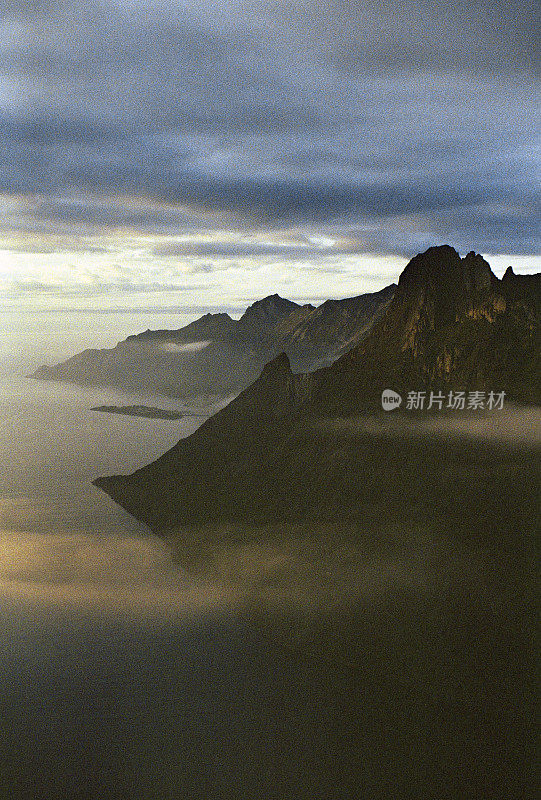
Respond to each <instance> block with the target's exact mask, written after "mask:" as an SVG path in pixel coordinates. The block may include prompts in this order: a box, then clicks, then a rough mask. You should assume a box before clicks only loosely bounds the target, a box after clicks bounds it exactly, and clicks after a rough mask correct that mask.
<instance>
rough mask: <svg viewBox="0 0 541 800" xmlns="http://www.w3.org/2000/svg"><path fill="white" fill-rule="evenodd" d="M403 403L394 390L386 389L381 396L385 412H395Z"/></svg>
mask: <svg viewBox="0 0 541 800" xmlns="http://www.w3.org/2000/svg"><path fill="white" fill-rule="evenodd" d="M401 402H402V398H401V396H400V395H399V394H398V392H393V390H392V389H384V390H383V392H382V394H381V405H382V408H383V410H384V411H395V409H397V408H399V407H400V403H401Z"/></svg>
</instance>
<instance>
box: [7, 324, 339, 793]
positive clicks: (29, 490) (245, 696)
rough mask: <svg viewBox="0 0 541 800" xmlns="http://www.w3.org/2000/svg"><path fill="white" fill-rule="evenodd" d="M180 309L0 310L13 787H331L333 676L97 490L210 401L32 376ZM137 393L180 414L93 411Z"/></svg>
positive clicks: (148, 457) (195, 420)
mask: <svg viewBox="0 0 541 800" xmlns="http://www.w3.org/2000/svg"><path fill="white" fill-rule="evenodd" d="M186 321H187V320H180V322H179V320H178V319H176V318H175V319H170V320H169V319H168V320H164V319H163V318H157V319H152V320H150V324H149V320H148V319H141V318H140V317H138V316H137V315H133V316H129V315H124V317H122V318H116V317H115V318H113V317H112V316H111V315H108V316H106V317H103V316H101V317H100V316H99V315H93V314H91V313H89V314H88V315H82V314H78V315H74V316H72V317H70V316H69V315H68V316H66V315H65V314H56V315H55V314H53V313H51V314H45V313H42V314H34V315H32V314H28V315H26V316H25V315H23V314H20V313H17V312H16V311H15V310H10V311H8V312H6V313H5V314H4V315H3V317H2V329H1V332H2V337H1V342H0V464H1V470H0V631H1V635H0V798H2V800H4V798H5V800H8V799H9V800H22V799H23V798H24V799H25V800H60V799H61V798H62V800H83V799H84V800H180V799H181V798H182V800H199V799H200V800H214V799H216V800H218V799H219V800H227V799H229V798H231V800H241V799H242V798H247V799H248V798H249V799H250V800H254V799H255V798H259V799H260V800H267V799H268V800H271V798H272V799H273V800H287V798H291V799H292V800H293V798H295V800H298V799H299V798H304V797H307V798H308V797H310V798H311V800H315V799H317V798H322V800H323V798H326V800H328V798H330V797H332V796H333V789H332V787H333V785H334V774H335V773H334V771H335V769H336V767H337V764H338V762H339V758H340V756H339V753H340V752H341V751H342V749H343V748H342V745H341V742H340V737H341V735H342V733H341V729H340V722H339V720H338V718H337V716H336V710H335V709H334V708H333V704H332V702H330V698H329V695H328V694H327V689H326V688H325V685H324V681H323V683H321V682H320V679H319V678H318V676H317V674H316V673H310V672H304V671H303V669H302V668H300V666H299V664H298V663H297V662H296V661H295V659H294V658H293V657H292V656H291V655H289V654H287V653H284V652H282V651H281V650H276V649H274V648H273V647H272V646H271V645H270V644H269V642H268V641H266V640H265V639H264V637H261V636H260V635H259V634H258V633H257V631H255V630H253V629H252V628H251V627H250V626H249V625H247V624H246V622H245V621H241V619H240V618H239V616H238V614H237V612H236V606H235V602H236V601H235V598H234V597H233V596H232V595H231V593H230V590H229V589H227V588H226V587H223V586H220V585H213V584H211V583H205V582H203V581H201V580H196V579H194V578H192V577H191V576H190V575H189V574H188V573H187V572H186V571H184V570H183V569H182V567H181V566H180V565H179V564H177V563H175V561H174V560H173V558H172V555H171V552H170V551H169V549H168V547H167V546H166V545H165V544H164V542H162V541H161V540H160V539H159V538H158V537H156V536H154V535H153V534H152V533H151V532H150V531H149V530H148V529H147V528H146V527H145V526H143V525H142V524H140V523H138V522H137V521H136V520H135V519H133V518H132V517H131V516H130V515H128V514H127V513H126V512H124V511H123V510H122V509H121V508H120V507H119V506H117V505H116V504H115V503H113V502H112V501H111V500H110V499H109V498H108V497H107V496H106V495H105V494H103V493H102V492H101V491H100V490H98V489H97V488H95V487H94V486H93V485H92V480H93V479H94V478H95V477H97V476H100V475H107V474H113V473H129V472H131V471H133V470H134V469H137V468H138V467H140V466H143V465H144V464H147V463H149V462H151V461H153V460H154V459H155V458H157V457H158V456H159V455H161V454H162V453H163V452H165V451H166V450H167V449H169V448H170V447H171V446H173V445H174V444H175V443H176V442H177V441H178V440H179V439H180V438H181V437H184V436H188V435H189V434H191V433H192V432H193V431H195V430H196V429H197V427H198V426H199V425H200V424H201V423H202V421H203V420H204V419H205V414H207V415H208V414H211V413H213V411H214V408H213V407H212V406H211V405H209V404H208V402H206V401H204V400H201V401H200V402H198V400H197V398H196V399H194V402H193V403H192V404H190V403H182V402H180V401H178V402H175V401H173V400H170V399H169V400H168V399H166V398H163V397H149V396H146V395H145V396H134V395H131V394H130V395H128V394H124V393H122V392H120V391H116V390H110V389H106V388H81V387H77V386H74V385H70V384H64V383H54V382H43V381H37V380H34V379H32V378H29V377H27V376H28V375H29V374H31V373H32V372H33V371H34V370H35V369H36V368H37V367H38V366H39V365H41V364H43V363H55V362H56V361H58V360H60V359H62V358H66V357H68V356H69V355H71V354H73V353H76V352H79V351H80V350H82V349H84V348H85V347H89V346H97V347H101V346H112V345H114V344H115V342H116V341H118V340H119V339H122V338H123V337H124V336H126V335H127V334H129V333H136V332H138V331H140V330H142V329H145V328H146V327H180V325H181V324H184V323H185V322H186ZM134 403H140V404H145V405H155V406H158V407H162V408H175V409H179V410H181V411H182V412H183V413H184V414H185V416H184V417H183V418H182V419H180V420H174V421H171V420H161V419H147V418H145V419H141V418H136V417H129V416H120V415H114V414H103V413H101V414H100V413H99V412H95V411H91V408H92V407H93V406H97V405H123V404H126V405H131V404H134ZM333 731H334V732H333ZM329 764H331V767H329Z"/></svg>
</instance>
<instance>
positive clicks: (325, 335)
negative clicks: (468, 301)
mask: <svg viewBox="0 0 541 800" xmlns="http://www.w3.org/2000/svg"><path fill="white" fill-rule="evenodd" d="M393 290H394V286H391V287H387V288H386V289H384V290H382V291H381V292H376V293H373V294H366V295H360V296H359V297H356V298H351V299H349V300H345V301H343V300H340V301H331V302H332V303H333V304H335V305H334V306H333V307H334V308H335V309H340V313H335V314H334V315H333V314H329V313H326V312H324V313H322V312H320V311H319V309H314V307H313V306H311V305H304V306H300V305H298V304H297V303H293V302H291V301H290V300H285V299H284V298H281V297H279V295H276V294H275V295H270V296H269V297H266V298H264V299H263V300H258V301H256V302H255V303H253V304H252V305H251V306H250V307H249V308H248V309H247V310H246V311H245V313H244V314H243V315H242V317H241V318H240V319H239V320H234V319H231V317H229V316H228V315H227V314H205V315H204V316H203V317H201V318H200V319H198V320H195V321H194V322H192V323H190V324H189V325H186V326H185V327H184V328H180V329H179V330H158V331H151V330H147V331H144V332H143V333H141V334H138V335H136V336H129V337H128V338H127V339H126V340H125V341H123V342H119V344H117V345H116V347H114V348H111V349H106V350H95V349H92V350H85V351H84V352H83V353H79V354H77V355H75V356H73V357H72V358H70V359H68V360H67V361H65V362H63V363H61V364H57V365H55V366H44V367H40V368H39V369H38V370H37V371H36V372H35V373H34V375H33V377H35V378H38V379H42V380H61V381H71V382H73V383H78V384H82V385H101V386H115V387H119V388H122V389H127V390H128V391H133V392H152V393H162V394H166V395H171V396H187V395H195V394H222V395H227V394H231V393H235V392H238V391H240V390H241V389H243V388H244V387H246V386H248V385H249V384H250V383H251V382H252V381H254V380H255V379H256V378H257V376H258V374H259V373H260V372H261V369H262V368H263V366H264V365H265V364H266V363H267V362H268V361H270V360H271V359H272V358H273V357H274V356H275V355H276V354H278V353H279V352H281V351H282V350H285V351H286V352H288V353H289V355H290V357H291V360H292V363H293V365H294V368H295V369H297V370H311V369H314V368H315V367H317V366H319V365H320V363H321V361H322V359H323V361H324V363H330V362H332V361H333V360H334V359H335V358H337V357H338V356H339V355H341V354H342V353H343V352H344V350H345V349H347V347H348V346H351V344H350V343H353V341H354V340H357V339H358V338H361V337H362V336H364V335H365V334H366V332H367V331H368V330H369V329H370V326H371V325H372V324H373V322H374V321H375V320H376V319H377V318H378V316H379V315H380V314H381V313H382V310H383V309H384V308H385V306H386V304H387V303H388V301H389V299H390V297H392V293H393ZM324 305H325V304H324ZM312 315H314V319H313V320H312V321H311V322H309V320H310V318H311V317H312ZM307 323H308V324H307Z"/></svg>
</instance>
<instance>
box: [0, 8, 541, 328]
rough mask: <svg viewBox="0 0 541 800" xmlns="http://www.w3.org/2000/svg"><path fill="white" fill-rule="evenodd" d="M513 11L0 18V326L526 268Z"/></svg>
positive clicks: (16, 14)
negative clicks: (0, 314) (447, 257)
mask: <svg viewBox="0 0 541 800" xmlns="http://www.w3.org/2000/svg"><path fill="white" fill-rule="evenodd" d="M536 9H538V5H537V2H536V0H498V1H497V2H492V0H454V2H452V3H450V2H443V0H144V2H143V1H142V0H25V1H24V2H20V1H19V0H0V61H1V68H0V129H1V150H0V181H1V188H0V191H1V195H2V199H1V205H0V307H2V308H4V309H6V308H10V307H11V308H28V309H32V308H35V309H43V308H65V309H95V310H102V311H108V312H109V313H110V312H111V311H112V310H114V309H118V310H124V311H125V310H127V309H134V310H135V309H141V310H144V309H146V310H148V309H153V310H155V311H156V312H159V311H161V310H162V311H164V312H167V311H171V310H172V309H179V310H182V311H184V312H185V313H187V314H188V315H192V316H195V315H196V314H198V313H200V312H201V311H202V310H206V309H210V310H214V309H231V310H233V311H234V310H237V309H240V308H242V307H244V306H245V305H246V304H247V303H248V302H250V301H251V300H253V299H255V298H257V297H261V296H264V295H265V294H269V293H272V292H274V291H278V292H280V294H282V295H285V296H287V297H290V298H291V299H295V300H303V301H315V302H318V301H319V300H322V299H324V298H325V297H328V296H333V297H344V296H348V295H353V294H358V293H360V292H362V291H371V290H376V289H379V288H381V287H382V286H384V285H385V284H387V283H390V282H391V281H392V280H394V279H395V278H396V277H397V275H398V274H399V272H400V270H401V268H402V267H403V265H404V264H405V263H406V261H407V259H408V257H409V256H410V255H412V254H414V253H416V252H418V251H420V250H422V249H425V248H426V247H427V246H430V245H432V244H440V243H449V244H451V245H453V246H455V247H456V248H457V249H458V250H459V251H460V252H461V253H462V254H465V253H466V252H468V251H469V250H472V249H473V250H476V251H477V252H481V253H483V254H484V255H485V256H486V257H487V258H488V260H489V261H490V263H491V264H492V266H493V267H494V268H495V271H496V272H497V273H498V274H501V273H502V272H503V270H504V268H505V267H506V266H507V265H508V264H513V265H514V266H515V268H516V269H517V271H522V272H529V271H534V270H538V269H540V268H541V267H540V261H539V258H538V256H537V255H536V254H538V253H539V233H538V231H539V217H538V212H537V209H536V192H537V188H538V173H536V151H535V129H536V123H537V122H538V119H536V102H537V87H536V73H535V68H536V67H535V65H536V60H537V54H536V52H535V45H536V41H537V39H538V33H539V28H538V17H537V15H536V14H537V12H536Z"/></svg>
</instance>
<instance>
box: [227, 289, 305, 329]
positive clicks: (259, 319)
mask: <svg viewBox="0 0 541 800" xmlns="http://www.w3.org/2000/svg"><path fill="white" fill-rule="evenodd" d="M298 308H300V306H299V305H298V303H294V302H293V301H292V300H286V299H285V298H284V297H280V295H279V294H270V295H268V296H267V297H264V298H263V299H262V300H256V302H255V303H252V305H251V306H249V307H248V308H247V309H246V311H245V312H244V314H243V315H242V317H241V318H240V322H241V324H242V325H253V324H256V325H268V324H271V325H272V324H273V323H275V322H278V321H280V320H282V319H284V317H287V316H289V314H291V313H292V312H293V311H295V310H296V309H298Z"/></svg>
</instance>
